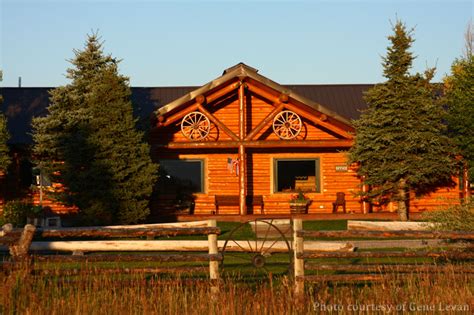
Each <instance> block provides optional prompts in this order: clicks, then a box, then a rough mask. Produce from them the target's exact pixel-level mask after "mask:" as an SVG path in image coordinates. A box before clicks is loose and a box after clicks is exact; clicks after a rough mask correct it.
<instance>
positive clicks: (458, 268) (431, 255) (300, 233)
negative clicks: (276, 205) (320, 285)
mask: <svg viewBox="0 0 474 315" xmlns="http://www.w3.org/2000/svg"><path fill="white" fill-rule="evenodd" d="M293 231H294V232H293V233H294V237H293V248H294V275H295V293H296V294H301V293H303V292H304V283H305V282H307V281H342V282H347V281H377V280H382V279H384V278H387V275H388V274H403V273H412V272H433V271H437V272H439V271H447V270H452V271H453V272H458V273H474V265H473V264H472V260H474V247H473V244H472V242H473V241H474V233H473V232H451V231H365V230H364V231H307V230H304V229H303V222H302V219H293ZM305 238H306V240H308V238H318V239H338V240H341V239H345V240H348V239H349V240H352V239H374V240H382V239H395V240H397V239H398V240H400V248H404V247H405V246H404V245H403V239H440V240H448V241H450V242H451V241H465V242H468V243H467V245H466V246H464V247H463V248H454V249H449V250H447V249H444V250H441V249H439V248H438V249H436V248H432V249H428V250H417V251H411V250H390V251H361V252H359V251H354V252H347V251H335V252H305V250H304V242H305ZM326 258H338V259H348V258H349V259H351V258H353V259H355V261H364V262H365V263H363V264H358V263H347V262H345V263H342V264H341V263H337V264H331V263H327V262H321V261H319V262H314V261H308V260H310V259H326ZM380 258H395V259H398V258H401V259H405V258H422V259H444V260H449V261H450V262H456V261H464V262H466V261H467V263H464V264H450V265H443V264H433V263H424V264H419V263H418V264H414V263H413V264H409V263H408V264H407V263H403V264H384V263H367V261H368V260H370V259H380ZM305 271H313V272H314V271H315V272H317V273H319V272H321V271H322V272H323V273H324V272H327V271H334V272H338V273H339V272H345V273H344V274H317V275H307V274H305Z"/></svg>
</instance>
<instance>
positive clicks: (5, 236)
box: [0, 223, 21, 245]
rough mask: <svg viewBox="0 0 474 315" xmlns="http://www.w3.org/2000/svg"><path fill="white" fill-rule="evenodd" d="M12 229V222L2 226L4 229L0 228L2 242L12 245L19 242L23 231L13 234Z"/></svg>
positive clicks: (0, 241) (0, 242) (0, 240)
mask: <svg viewBox="0 0 474 315" xmlns="http://www.w3.org/2000/svg"><path fill="white" fill-rule="evenodd" d="M12 231H13V225H11V224H10V223H8V224H5V225H4V226H2V229H1V230H0V244H5V245H10V244H13V243H17V242H18V240H19V239H20V236H21V233H17V234H13V235H12Z"/></svg>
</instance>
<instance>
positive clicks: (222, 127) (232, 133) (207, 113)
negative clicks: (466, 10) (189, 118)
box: [198, 105, 239, 141]
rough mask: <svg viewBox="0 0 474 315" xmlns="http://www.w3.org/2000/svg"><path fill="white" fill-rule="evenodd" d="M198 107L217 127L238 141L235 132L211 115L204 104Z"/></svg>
mask: <svg viewBox="0 0 474 315" xmlns="http://www.w3.org/2000/svg"><path fill="white" fill-rule="evenodd" d="M198 109H199V110H200V111H201V113H203V114H204V115H206V117H207V118H209V120H210V121H212V122H213V123H214V124H215V125H216V126H217V127H219V129H221V130H223V131H224V132H225V133H226V134H227V135H228V136H229V137H231V138H232V139H233V140H235V141H239V138H238V137H237V136H236V135H235V133H234V132H233V131H232V130H230V129H229V128H227V127H226V125H224V124H223V123H222V122H221V121H220V120H219V119H217V118H216V116H214V115H212V114H211V113H210V112H209V111H207V110H206V109H205V108H204V106H202V105H198Z"/></svg>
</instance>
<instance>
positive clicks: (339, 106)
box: [0, 65, 373, 144]
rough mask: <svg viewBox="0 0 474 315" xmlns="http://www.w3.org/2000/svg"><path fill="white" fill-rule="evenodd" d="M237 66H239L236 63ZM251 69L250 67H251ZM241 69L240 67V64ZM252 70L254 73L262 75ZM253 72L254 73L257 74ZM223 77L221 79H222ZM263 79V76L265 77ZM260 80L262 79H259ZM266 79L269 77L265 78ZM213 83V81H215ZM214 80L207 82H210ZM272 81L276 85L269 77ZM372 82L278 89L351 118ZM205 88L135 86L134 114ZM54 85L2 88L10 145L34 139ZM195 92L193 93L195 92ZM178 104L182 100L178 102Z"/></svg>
mask: <svg viewBox="0 0 474 315" xmlns="http://www.w3.org/2000/svg"><path fill="white" fill-rule="evenodd" d="M237 66H238V65H237ZM249 68H250V67H249ZM235 69H236V66H234V67H231V68H229V69H227V70H226V71H227V74H224V75H223V76H222V77H224V76H226V75H228V74H230V75H231V76H232V75H233V74H232V71H235ZM237 69H238V67H237ZM250 69H252V70H253V72H254V73H255V75H257V76H260V75H259V74H257V73H256V72H255V69H253V68H250ZM255 75H254V76H255ZM222 77H221V78H222ZM263 78H264V77H263ZM259 79H260V80H261V78H259ZM265 80H268V79H266V78H265ZM212 82H214V81H212ZM212 82H210V83H208V84H211V83H212ZM268 82H270V84H277V83H274V82H273V81H271V80H268ZM268 82H267V83H268ZM372 86H373V85H370V84H354V85H352V84H344V85H337V84H334V85H278V88H279V89H285V90H286V91H291V93H292V94H290V97H294V96H295V95H297V97H298V99H300V100H304V101H305V102H303V103H305V104H307V103H306V102H309V103H311V104H316V105H317V106H321V107H323V108H324V110H325V111H327V112H330V113H331V114H332V115H337V117H340V119H343V120H345V121H350V120H352V119H357V118H358V117H359V114H360V110H362V109H364V108H366V107H367V105H366V103H365V102H364V100H363V98H362V96H363V92H364V91H367V90H368V89H369V88H370V87H372ZM202 88H203V87H198V86H181V87H179V86H177V87H132V97H131V99H132V103H133V105H134V113H135V116H136V117H138V118H139V121H141V124H143V123H147V122H148V121H149V119H150V117H151V116H152V115H153V113H154V111H156V110H157V109H160V108H163V107H164V106H165V105H167V104H168V106H169V105H171V104H175V102H177V101H179V100H180V99H181V98H183V96H184V97H186V95H188V94H189V93H192V95H194V97H195V96H197V95H199V94H200V92H197V94H196V91H200V90H201V89H202ZM51 89H52V88H41V87H35V88H28V87H26V88H0V94H1V95H3V98H4V102H3V104H1V105H0V110H1V111H2V112H4V113H5V114H6V116H7V119H8V129H9V131H10V135H11V139H10V141H9V142H10V143H11V144H30V143H32V139H31V135H30V133H31V119H32V118H33V117H37V116H44V115H46V114H47V109H46V108H47V107H48V105H49V93H48V91H49V90H51ZM193 91H194V92H193ZM178 103H179V102H178Z"/></svg>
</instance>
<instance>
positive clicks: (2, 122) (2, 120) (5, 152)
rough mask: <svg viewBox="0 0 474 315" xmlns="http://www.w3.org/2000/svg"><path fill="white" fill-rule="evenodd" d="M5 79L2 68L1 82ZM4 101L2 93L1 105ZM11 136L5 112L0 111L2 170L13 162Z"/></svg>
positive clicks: (0, 161)
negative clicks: (9, 142) (9, 146)
mask: <svg viewBox="0 0 474 315" xmlns="http://www.w3.org/2000/svg"><path fill="white" fill-rule="evenodd" d="M2 79H3V72H2V71H1V70H0V82H1V81H2ZM2 103H3V97H2V95H0V106H1V105H2ZM9 138H10V134H9V133H8V129H7V119H6V117H5V115H4V114H3V113H1V112H0V171H2V172H6V171H7V169H8V166H9V165H10V163H11V159H10V155H9V153H10V149H9V148H8V145H7V141H8V139H9Z"/></svg>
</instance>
